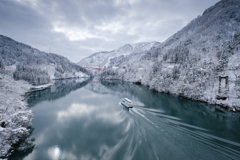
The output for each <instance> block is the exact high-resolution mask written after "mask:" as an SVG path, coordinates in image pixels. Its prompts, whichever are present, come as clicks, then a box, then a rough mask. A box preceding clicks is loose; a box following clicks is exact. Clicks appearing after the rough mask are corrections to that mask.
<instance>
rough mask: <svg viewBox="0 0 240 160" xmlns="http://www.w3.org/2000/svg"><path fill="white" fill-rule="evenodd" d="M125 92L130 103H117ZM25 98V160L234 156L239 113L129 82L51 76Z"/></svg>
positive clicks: (238, 148)
mask: <svg viewBox="0 0 240 160" xmlns="http://www.w3.org/2000/svg"><path fill="white" fill-rule="evenodd" d="M125 97H127V98H129V99H131V100H133V102H134V103H135V104H136V106H135V107H134V108H132V109H127V108H125V107H123V106H121V105H119V102H120V100H121V99H122V98H125ZM28 102H29V106H30V107H31V109H32V110H33V112H34V120H33V127H34V128H35V130H34V132H33V134H32V137H34V138H35V141H34V142H33V143H34V145H35V147H34V148H33V149H32V150H31V152H30V153H27V154H25V156H22V157H24V159H26V160H32V159H53V160H55V159H137V160H139V159H144V160H145V159H211V160H214V159H218V160H219V159H239V158H240V138H239V133H240V127H239V125H240V123H239V122H240V121H239V117H240V116H239V114H236V113H232V112H229V111H226V110H222V109H221V108H218V107H213V106H210V105H206V104H203V103H198V102H193V101H189V100H186V99H182V98H178V97H175V96H171V95H166V94H161V93H157V92H154V91H151V90H149V89H147V88H146V87H142V86H138V85H135V84H131V83H124V82H119V81H104V82H98V83H96V81H91V80H78V81H71V80H70V81H58V82H57V83H56V84H55V86H54V88H49V89H46V90H44V91H37V92H35V93H32V94H31V95H30V96H29V100H28ZM19 157H21V155H19V153H18V152H15V153H14V154H13V156H12V157H11V158H10V159H14V158H19Z"/></svg>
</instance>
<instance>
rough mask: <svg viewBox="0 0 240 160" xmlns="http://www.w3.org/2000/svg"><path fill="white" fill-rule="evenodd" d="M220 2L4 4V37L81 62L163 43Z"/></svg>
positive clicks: (9, 0)
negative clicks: (128, 47) (141, 45)
mask: <svg viewBox="0 0 240 160" xmlns="http://www.w3.org/2000/svg"><path fill="white" fill-rule="evenodd" d="M218 1H219V0H0V34H2V35H5V36H8V37H10V38H12V39H14V40H17V41H19V42H22V43H26V44H28V45H30V46H32V47H34V48H37V49H39V50H41V51H45V52H49V47H51V52H53V53H57V54H60V55H63V56H65V57H67V58H68V59H69V60H71V61H73V62H78V61H80V60H81V59H82V58H85V57H87V56H89V55H91V54H92V53H95V52H99V51H110V50H114V49H117V48H119V47H120V46H122V45H124V44H127V43H137V42H149V41H159V42H163V41H164V40H166V39H167V38H169V37H170V36H171V35H173V34H174V33H176V32H177V31H179V30H180V29H182V28H183V27H184V26H185V25H187V24H188V23H189V22H190V21H191V20H192V19H194V18H196V17H197V16H198V15H202V13H203V11H204V10H205V9H207V8H209V7H210V6H212V5H214V4H215V3H216V2H218Z"/></svg>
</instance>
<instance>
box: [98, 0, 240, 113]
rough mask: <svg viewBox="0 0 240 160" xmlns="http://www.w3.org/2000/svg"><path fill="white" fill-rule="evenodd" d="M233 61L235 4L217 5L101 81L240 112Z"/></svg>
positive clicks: (237, 34) (238, 56)
mask: <svg viewBox="0 0 240 160" xmlns="http://www.w3.org/2000/svg"><path fill="white" fill-rule="evenodd" d="M239 61H240V1H239V0H222V1H220V2H218V3H216V4H215V5H213V6H212V7H210V8H208V9H206V10H205V11H204V12H203V14H202V16H198V17H197V18H195V19H193V20H192V21H191V22H190V23H189V24H188V25H186V26H185V27H184V28H183V29H181V30H180V31H178V32H177V33H175V34H173V35H172V36H171V37H169V38H168V39H167V40H166V41H164V42H162V43H161V45H159V46H157V47H155V48H152V49H150V50H148V51H146V52H145V53H143V54H142V55H141V57H138V56H132V57H131V58H129V59H126V61H124V62H122V63H121V64H118V68H117V69H109V70H107V71H105V72H104V73H103V74H102V78H103V79H121V80H124V81H129V82H135V83H140V84H142V85H145V86H149V87H150V88H151V89H154V90H156V91H159V92H164V93H171V94H175V95H178V96H182V97H185V98H188V99H192V100H196V101H203V102H207V103H210V104H218V105H223V106H225V107H229V108H230V109H231V110H234V111H236V110H240V83H239V82H240V65H239ZM222 77H223V81H224V80H225V79H224V77H225V78H226V77H227V80H225V81H227V82H226V86H225V85H220V84H221V83H222ZM224 86H225V87H224ZM219 88H220V89H219ZM223 90H224V91H223Z"/></svg>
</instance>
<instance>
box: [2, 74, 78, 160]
mask: <svg viewBox="0 0 240 160" xmlns="http://www.w3.org/2000/svg"><path fill="white" fill-rule="evenodd" d="M70 78H81V77H68V78H67V79H70ZM52 85H53V82H52V81H51V82H50V83H48V84H44V85H38V86H34V85H32V84H30V83H28V82H26V81H24V80H17V81H16V80H14V79H13V77H12V73H11V72H10V73H9V72H8V73H4V74H2V73H0V96H1V99H0V126H1V127H0V159H6V158H7V157H8V156H9V155H11V153H12V152H13V145H15V144H17V143H18V142H19V141H20V140H22V139H25V138H27V137H28V136H29V135H30V134H31V129H29V128H28V127H29V126H31V124H32V120H33V116H34V115H33V113H32V111H31V110H30V109H28V107H27V105H28V104H27V102H26V97H27V95H28V94H30V93H31V92H34V91H36V90H43V89H46V88H49V87H51V86H52Z"/></svg>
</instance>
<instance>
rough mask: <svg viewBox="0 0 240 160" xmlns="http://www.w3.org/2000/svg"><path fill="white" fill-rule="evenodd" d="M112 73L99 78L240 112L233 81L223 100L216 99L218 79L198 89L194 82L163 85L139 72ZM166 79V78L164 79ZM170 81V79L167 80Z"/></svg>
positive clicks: (239, 100) (175, 82)
mask: <svg viewBox="0 0 240 160" xmlns="http://www.w3.org/2000/svg"><path fill="white" fill-rule="evenodd" d="M113 73H114V74H103V75H102V76H101V79H105V80H116V79H118V80H121V81H125V82H130V83H135V84H138V85H143V86H147V87H148V88H149V89H152V90H155V91H157V92H160V93H167V94H172V95H176V96H179V97H183V98H186V99H189V100H193V101H197V102H204V103H208V104H211V105H217V106H220V107H222V108H225V109H229V110H231V111H233V112H240V99H239V97H238V96H236V92H234V91H235V90H234V87H233V83H234V82H232V81H231V82H229V83H230V84H229V85H230V91H229V93H228V96H227V98H226V99H225V100H222V99H217V96H218V90H219V84H218V81H217V80H216V81H213V82H212V86H211V87H205V90H200V89H201V87H199V86H197V85H196V84H193V85H187V84H185V83H183V82H182V81H184V80H182V81H171V83H170V82H169V83H167V85H164V83H162V81H163V80H162V79H160V80H159V81H158V80H157V78H155V80H154V81H153V82H152V81H149V80H144V79H143V78H142V77H141V75H140V74H136V75H134V76H133V75H132V74H131V73H125V74H124V72H123V71H121V70H120V71H115V72H113ZM165 81H167V80H165ZM169 81H170V80H169Z"/></svg>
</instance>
